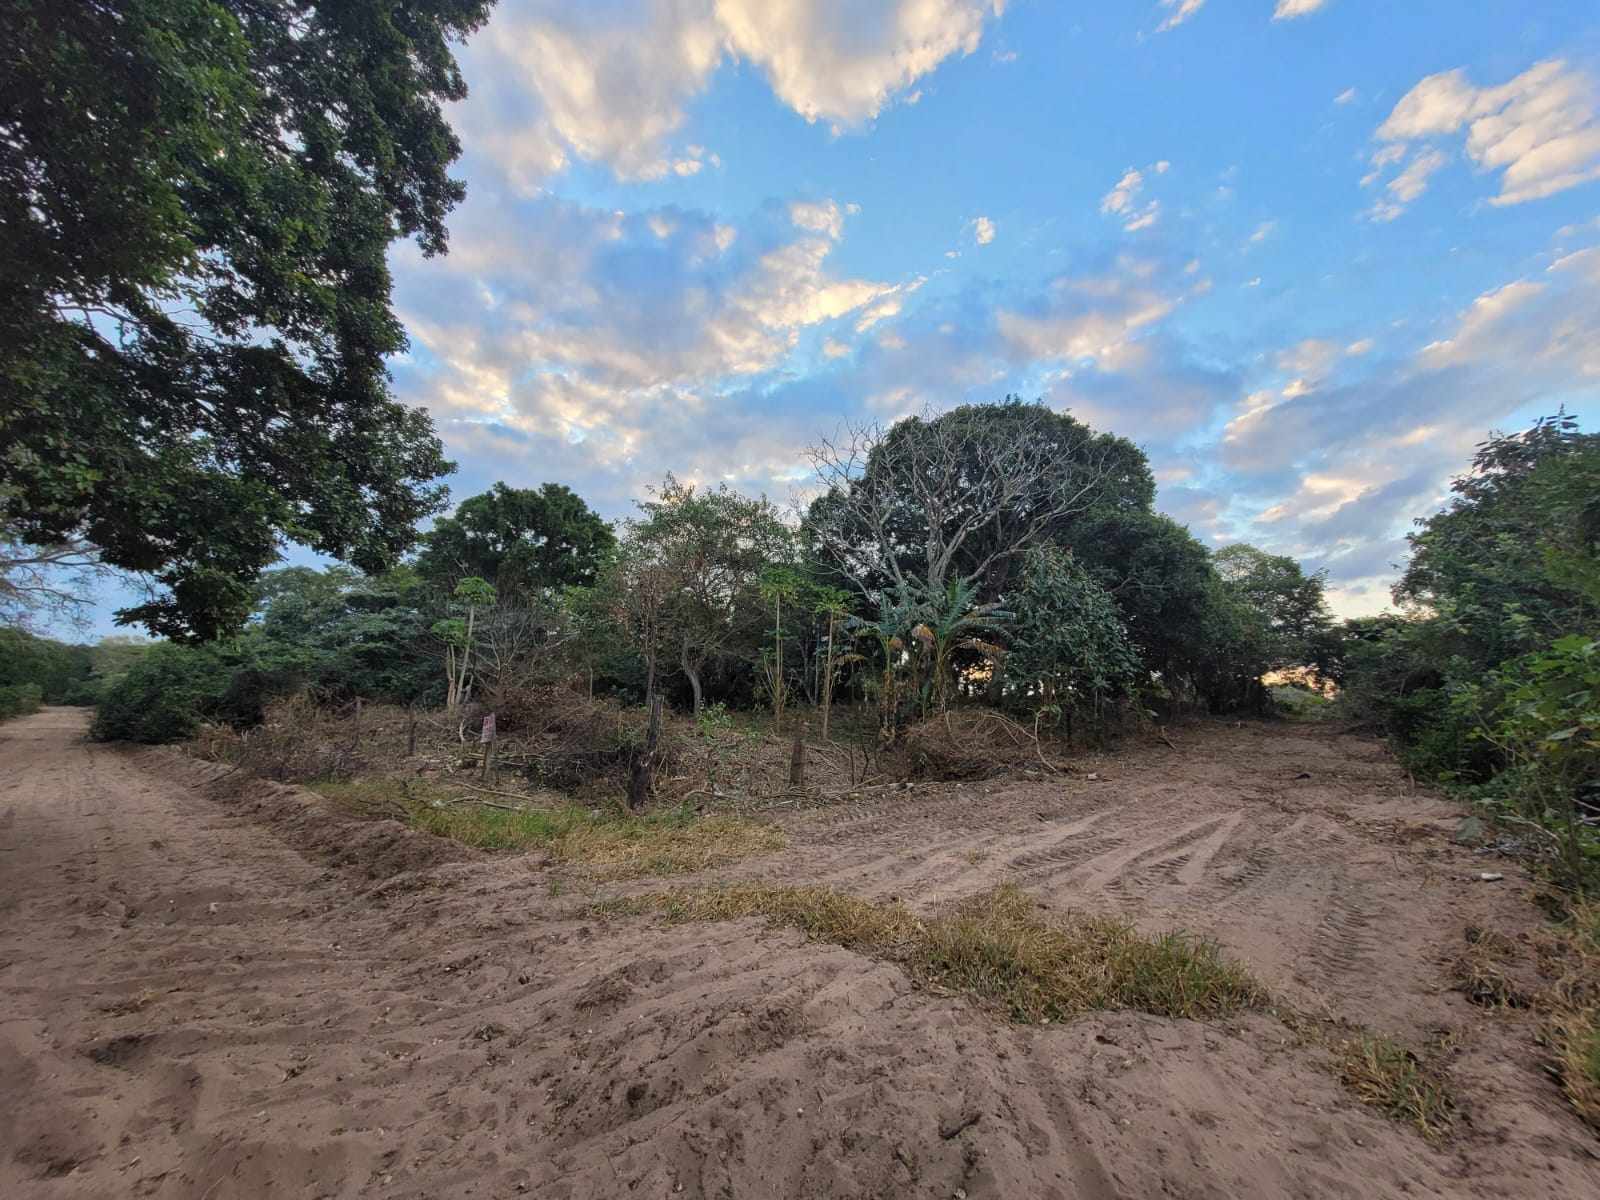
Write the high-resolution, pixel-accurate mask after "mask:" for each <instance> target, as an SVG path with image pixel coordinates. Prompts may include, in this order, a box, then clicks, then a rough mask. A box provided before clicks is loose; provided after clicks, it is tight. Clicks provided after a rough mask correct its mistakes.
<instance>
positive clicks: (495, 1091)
mask: <svg viewBox="0 0 1600 1200" xmlns="http://www.w3.org/2000/svg"><path fill="white" fill-rule="evenodd" d="M83 727H84V718H83V716H82V715H81V714H79V713H78V712H76V711H73V710H62V709H56V710H47V711H46V712H44V713H41V714H38V715H36V716H34V717H30V718H26V719H23V720H19V721H13V722H9V723H7V724H5V725H4V726H0V1196H3V1197H6V1198H8V1200H9V1198H13V1197H15V1198H32V1197H40V1198H49V1197H68V1196H71V1197H86V1196H96V1197H100V1196H104V1197H126V1196H162V1197H203V1198H206V1200H222V1198H225V1197H266V1196H271V1197H290V1196H305V1197H334V1196H339V1197H344V1196H382V1197H389V1196H395V1197H418V1198H420V1197H429V1198H438V1197H458V1196H462V1197H467V1196H470V1197H498V1196H504V1197H516V1196H524V1195H534V1196H541V1197H573V1198H577V1197H630V1196H642V1197H674V1196H686V1197H738V1198H755V1200H760V1198H764V1197H943V1198H947V1200H948V1198H951V1197H963V1196H964V1197H968V1198H969V1200H977V1198H979V1197H1006V1198H1012V1197H1040V1198H1059V1200H1071V1198H1080V1197H1082V1198H1101V1197H1107V1198H1109V1197H1125V1198H1130V1200H1141V1198H1143V1197H1158V1196H1168V1197H1216V1198H1218V1200H1221V1198H1224V1197H1227V1198H1239V1197H1351V1198H1356V1197H1360V1198H1363V1200H1365V1198H1370V1197H1399V1196H1405V1197H1422V1196H1481V1197H1499V1198H1506V1197H1544V1196H1563V1197H1566V1196H1570V1197H1578V1196H1595V1195H1600V1156H1597V1153H1596V1149H1597V1146H1600V1143H1597V1142H1596V1140H1595V1139H1594V1137H1593V1136H1592V1135H1591V1134H1589V1133H1588V1132H1586V1131H1585V1130H1584V1128H1583V1127H1582V1126H1581V1125H1580V1124H1579V1123H1578V1122H1577V1121H1576V1120H1575V1119H1574V1118H1573V1117H1572V1116H1571V1115H1570V1113H1569V1112H1568V1111H1567V1110H1566V1108H1565V1107H1564V1103H1563V1101H1562V1099H1561V1097H1560V1095H1559V1093H1558V1091H1557V1089H1556V1086H1555V1085H1554V1084H1553V1083H1552V1081H1551V1080H1550V1079H1549V1078H1548V1076H1547V1075H1546V1074H1545V1073H1544V1072H1543V1070H1542V1069H1541V1067H1540V1064H1539V1060H1538V1051H1537V1048H1536V1046H1535V1045H1534V1043H1533V1026H1532V1025H1531V1023H1530V1021H1529V1020H1528V1018H1527V1017H1525V1016H1523V1015H1521V1014H1517V1013H1507V1014H1491V1013H1487V1012H1485V1011H1483V1010H1480V1009H1478V1008H1475V1007H1473V1006H1472V1005H1470V1004H1468V1003H1467V1002H1466V1001H1465V1000H1464V998H1463V997H1462V996H1460V995H1459V994H1458V993H1456V992H1453V991H1451V990H1450V983H1449V964H1450V961H1451V960H1452V959H1453V958H1454V957H1455V955H1456V954H1457V953H1458V952H1459V951H1460V949H1461V947H1462V946H1463V944H1464V941H1463V939H1464V933H1465V930H1466V928H1467V926H1468V925H1471V924H1491V925H1497V926H1499V927H1502V928H1510V929H1516V928H1519V927H1522V928H1525V927H1528V926H1530V925H1531V924H1533V923H1534V922H1536V921H1537V919H1538V917H1537V913H1536V911H1535V910H1534V909H1533V908H1532V906H1531V905H1529V904H1528V903H1527V902H1526V900H1525V899H1524V898H1523V893H1524V888H1523V879H1522V876H1521V875H1520V874H1519V873H1518V872H1517V870H1516V869H1515V867H1514V866H1511V865H1506V864H1504V863H1500V862H1493V863H1487V864H1486V863H1485V861H1484V860H1482V859H1478V858H1474V857H1473V856H1472V855H1471V854H1469V853H1467V852H1466V851H1464V850H1461V849H1459V848H1456V847H1454V846H1452V845H1451V844H1450V843H1449V841H1448V838H1447V834H1448V833H1449V832H1450V831H1451V830H1453V828H1454V824H1455V820H1456V814H1455V812H1454V811H1453V810H1452V809H1451V808H1450V807H1449V806H1447V805H1445V804H1443V803H1441V802H1439V801H1438V800H1436V799H1432V798H1430V797H1428V796H1427V795H1425V794H1423V793H1420V792H1413V791H1412V790H1411V789H1410V788H1409V786H1408V784H1407V781H1406V780H1405V778H1404V776H1403V775H1402V774H1401V773H1400V772H1399V771H1398V770H1397V769H1396V768H1395V766H1394V765H1393V764H1392V762H1391V761H1390V760H1389V759H1388V758H1387V757H1386V756H1385V755H1384V753H1383V752H1382V750H1381V748H1380V747H1379V746H1377V745H1376V744H1374V743H1372V742H1370V741H1366V740H1363V739H1358V738H1352V737H1343V736H1339V735H1337V734H1334V733H1331V732H1326V731H1322V730H1315V729H1308V728H1306V727H1296V726H1272V725H1246V726H1240V727H1232V726H1227V725H1220V724H1210V725H1196V726H1192V727H1190V728H1187V729H1185V730H1183V731H1180V733H1179V734H1178V736H1177V738H1176V741H1177V748H1176V749H1171V750H1169V749H1167V748H1165V747H1161V746H1156V747H1154V748H1151V747H1145V746H1140V747H1138V748H1136V749H1130V750H1129V751H1127V752H1125V753H1123V754H1120V755H1112V756H1107V757H1105V758H1103V759H1100V760H1097V761H1095V762H1093V763H1090V764H1085V765H1084V767H1083V768H1082V770H1080V771H1079V772H1078V773H1077V774H1076V775H1074V776H1073V777H1071V778H1068V779H1065V780H1062V779H1045V778H1038V779H1026V778H1024V779H1019V780H1017V781H1015V782H1011V783H994V784H977V785H973V784H968V785H964V786H959V787H958V786H956V785H938V786H925V787H918V788H916V789H915V790H913V791H912V792H910V793H904V792H901V793H895V794H892V795H887V796H884V797H882V798H880V799H878V800H875V801H872V802H868V803H862V804H856V805H849V806H841V807H833V808H828V809H825V810H821V811H813V812H796V813H790V814H786V815H783V816H780V817H779V818H777V819H779V820H780V821H781V822H782V823H783V824H784V825H785V827H786V828H787V829H788V830H789V833H790V837H791V846H790V848H789V849H788V850H787V851H785V852H783V853H781V854H778V855H775V856H772V857H770V858H767V859H763V860H758V861H753V862H748V863H745V864H742V865H741V866H740V867H739V868H737V869H733V870H729V871H725V872H722V873H721V875H720V877H725V878H736V877H747V878H762V879H767V880H785V881H794V882H817V881H821V882H826V883H830V884H833V885H835V886H838V887H841V888H846V889H849V890H852V891H855V892H859V893H862V894H868V895H872V896H880V897H890V896H894V897H899V898H901V899H903V900H905V901H906V902H907V903H909V904H912V905H913V906H915V907H919V908H930V907H933V906H937V905H938V904H941V903H943V902H946V901H948V900H952V899H955V898H959V897H960V896H963V895H966V894H969V893H971V892H974V891H978V890H981V889H984V888H987V887H990V886H992V885H993V884H994V883H996V882H998V881H1001V880H1006V879H1014V880H1017V881H1018V882H1020V883H1021V884H1022V885H1023V886H1024V887H1026V888H1027V889H1029V890H1030V891H1031V892H1033V893H1034V894H1035V895H1037V896H1038V897H1039V898H1040V899H1041V900H1042V901H1044V902H1046V903H1047V904H1049V905H1051V906H1053V907H1057V908H1090V909H1097V910H1107V911H1116V912H1121V913H1125V914H1127V915H1129V916H1130V917H1132V918H1133V919H1135V920H1136V921H1138V922H1139V923H1140V924H1141V926H1144V927H1148V928H1150V929H1152V930H1154V929H1161V928H1167V927H1171V926H1175V925H1181V926H1183V927H1186V928H1188V929H1190V930H1194V931H1197V932H1204V933H1209V934H1212V935H1214V936H1215V937H1217V938H1218V939H1220V940H1221V941H1222V942H1223V943H1224V944H1225V945H1226V946H1227V947H1228V948H1229V949H1230V950H1231V951H1232V952H1233V953H1234V954H1236V955H1237V956H1239V957H1240V958H1242V959H1244V960H1245V961H1247V962H1248V963H1249V965H1250V966H1251V967H1252V968H1253V969H1254V970H1255V971H1256V972H1257V973H1258V974H1259V975H1260V977H1261V978H1262V979H1263V980H1264V981H1265V982H1266V983H1267V984H1268V985H1269V986H1270V987H1271V988H1273V989H1274V990H1275V991H1276V992H1277V993H1278V994H1280V995H1282V996H1285V997H1287V998H1289V999H1291V1000H1293V1001H1294V1002H1295V1003H1297V1004H1300V1005H1303V1006H1306V1007H1316V1008H1321V1007H1326V1008H1327V1009H1329V1010H1331V1011H1332V1012H1333V1013H1336V1014H1340V1015H1343V1016H1345V1017H1348V1018H1350V1019H1353V1020H1359V1021H1361V1022H1364V1023H1366V1024H1367V1025H1369V1026H1372V1027H1374V1028H1376V1029H1379V1030H1382V1031H1385V1032H1389V1033H1393V1034H1397V1035H1400V1036H1403V1037H1405V1038H1408V1039H1411V1040H1412V1041H1414V1042H1417V1043H1421V1042H1423V1041H1426V1040H1427V1039H1429V1038H1431V1037H1433V1036H1435V1035H1437V1034H1439V1033H1441V1032H1443V1031H1448V1032H1450V1033H1453V1034H1454V1035H1455V1036H1456V1041H1457V1044H1458V1045H1459V1047H1460V1048H1459V1049H1458V1050H1457V1051H1456V1052H1455V1057H1454V1059H1453V1061H1452V1063H1451V1066H1450V1074H1451V1078H1452V1080H1453V1082H1454V1084H1455V1087H1456V1089H1457V1091H1458V1092H1459V1094H1460V1097H1461V1099H1462V1101H1463V1104H1464V1114H1463V1120H1462V1122H1461V1124H1460V1127H1459V1130H1458V1132H1457V1134H1456V1135H1455V1136H1454V1137H1453V1138H1452V1139H1451V1140H1450V1141H1448V1142H1447V1143H1445V1144H1444V1145H1443V1146H1441V1147H1438V1148H1435V1147H1432V1146H1430V1145H1428V1144H1427V1143H1426V1142H1424V1141H1423V1140H1422V1139H1421V1138H1420V1137H1419V1136H1417V1135H1416V1134H1415V1133H1413V1132H1411V1131H1409V1130H1408V1129H1406V1128H1404V1127H1401V1126H1397V1125H1395V1124H1393V1123H1391V1122H1389V1121H1387V1120H1385V1119H1384V1118H1382V1117H1381V1116H1379V1115H1377V1114H1376V1113H1374V1112H1373V1111H1372V1110H1369V1109H1366V1108H1363V1107H1362V1106H1361V1105H1359V1104H1358V1103H1356V1102H1355V1101H1354V1100H1353V1099H1352V1098H1351V1097H1350V1096H1349V1095H1348V1094H1347V1093H1346V1092H1345V1091H1344V1090H1343V1089H1342V1088H1341V1087H1340V1086H1339V1084H1338V1083H1337V1082H1336V1080H1335V1079H1334V1078H1333V1076H1332V1075H1331V1074H1330V1073H1329V1071H1328V1069H1327V1066H1326V1063H1325V1062H1324V1061H1322V1059H1321V1058H1320V1057H1319V1055H1320V1052H1319V1051H1317V1050H1315V1049H1312V1048H1310V1047H1307V1046H1305V1045H1300V1044H1296V1043H1295V1042H1294V1041H1293V1040H1292V1039H1291V1038H1290V1037H1289V1036H1288V1035H1287V1034H1286V1033H1285V1031H1284V1029H1283V1027H1282V1026H1281V1025H1279V1024H1278V1023H1276V1022H1275V1021H1274V1020H1272V1019H1271V1018H1270V1017H1266V1016H1250V1017H1247V1018H1244V1019H1241V1020H1238V1021H1232V1022H1227V1023H1206V1024H1202V1023H1195V1022H1185V1021H1168V1020H1158V1019H1155V1018H1150V1017H1144V1016H1139V1015H1135V1014H1109V1015H1104V1016H1097V1017H1095V1018H1092V1019H1085V1020H1081V1021H1077V1022H1073V1023H1071V1024H1068V1025H1065V1026H1060V1027H1040V1028H1023V1027H1016V1026H1011V1025H1006V1024H1003V1023H1001V1022H999V1021H997V1020H996V1019H994V1018H993V1017H992V1016H990V1015H989V1014H987V1013H985V1012H982V1011H980V1010H978V1009H977V1008H975V1007H974V1006H973V1005H972V1004H970V1003H968V1002H966V1001H964V1000H960V999H953V998H948V997H940V996H934V995H929V994H927V993H925V992H920V991H918V990H917V989H915V988H914V987H913V986H912V984H911V983H910V981H909V980H908V979H907V978H906V976H905V975H904V974H902V973H901V972H900V971H899V969H897V968H896V967H894V966H893V965H889V964H885V963H882V962H877V961H873V960H871V959H868V958H864V957H861V956H859V955H856V954H853V953H850V952H847V951H844V950H841V949H838V948H835V947H830V946H823V945H815V944H808V943H807V942H806V941H805V940H804V939H803V938H802V937H800V936H799V935H798V934H795V933H792V932H786V931H778V930H770V929H766V928H764V927H763V926H762V925H761V924H760V923H758V922H754V921H746V922H739V923H733V924H724V925H706V926H692V927H677V928H662V927H660V926H657V925H654V924H652V923H651V922H649V921H645V920H639V919H621V920H615V921H609V922H601V921H595V920H593V919H588V918H586V917H585V916H584V903H585V901H586V900H587V898H588V896H589V895H590V894H591V892H592V889H589V888H587V887H586V886H585V885H584V884H583V883H582V881H581V879H579V878H577V877H575V876H573V875H570V874H563V873H562V872H560V871H557V870H556V869H554V868H553V867H551V866H550V865H548V864H546V863H544V862H543V861H542V859H540V858H539V857H538V856H517V857H507V858H485V857H481V856H472V857H464V856H461V855H458V854H455V853H453V852H451V851H450V850H449V849H448V848H443V847H440V846H439V845H438V844H437V843H434V842H432V840H431V839H425V838H421V837H419V836H417V835H410V834H407V833H405V832H404V831H401V830H399V829H398V828H397V827H392V826H391V827H382V828H373V827H365V828H353V827H351V826H348V825H340V824H337V823H335V822H333V821H331V819H330V818H328V817H327V816H326V815H325V814H323V813H322V812H321V810H320V809H319V808H318V807H317V806H316V805H315V804H313V803H311V802H310V801H309V800H308V799H307V798H306V797H305V796H304V794H299V793H295V792H294V791H293V790H292V789H285V788H280V787H277V786H276V785H270V784H264V783H260V782H255V781H246V780H243V779H242V778H241V777H239V776H237V775H235V776H232V777H226V776H224V777H221V778H218V775H219V772H218V770H217V769H215V768H211V767H207V766H204V765H202V764H193V763H188V762H186V761H184V760H183V759H182V758H181V757H180V756H178V755H176V754H174V753H172V752H163V751H135V750H126V749H116V748H108V747H103V746H95V745H91V744H89V743H86V742H84V741H83V740H82V733H83ZM1090 770H1093V771H1095V772H1096V773H1097V774H1099V775H1100V776H1101V778H1100V779H1099V780H1089V779H1087V778H1086V777H1085V776H1086V774H1087V772H1089V771H1090ZM451 858H457V859H460V861H446V860H448V859H451ZM1486 865H1487V866H1492V867H1494V868H1495V869H1498V870H1503V871H1504V872H1505V873H1506V875H1507V878H1506V880H1505V881H1504V882H1502V883H1496V884H1486V883H1481V882H1473V881H1472V876H1473V875H1474V874H1475V873H1476V872H1477V871H1478V870H1480V869H1483V868H1484V867H1485V866H1486ZM614 890H616V889H606V891H608V892H609V891H614Z"/></svg>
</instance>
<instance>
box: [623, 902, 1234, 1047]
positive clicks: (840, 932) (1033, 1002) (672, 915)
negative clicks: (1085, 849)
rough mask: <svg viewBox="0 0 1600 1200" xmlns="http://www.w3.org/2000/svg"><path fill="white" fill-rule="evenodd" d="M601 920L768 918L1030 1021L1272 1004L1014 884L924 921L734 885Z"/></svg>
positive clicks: (1179, 948)
mask: <svg viewBox="0 0 1600 1200" xmlns="http://www.w3.org/2000/svg"><path fill="white" fill-rule="evenodd" d="M595 908H596V911H597V912H601V913H657V914H659V915H661V916H662V917H663V918H665V919H666V920H668V921H672V922H682V921H725V920H732V919H734V918H738V917H754V916H761V917H766V918H767V919H768V920H769V921H771V922H772V923H773V924H775V925H784V926H789V927H791V928H795V929H799V930H802V931H803V932H805V933H806V934H808V935H810V936H811V937H814V938H817V939H818V940H819V941H825V942H831V943H832V944H834V945H837V946H843V947H845V948H847V949H851V950H857V951H860V952H862V953H866V954H871V955H874V956H877V957H881V958H886V959H890V960H892V961H895V962H898V963H900V964H901V965H902V966H903V967H904V968H905V969H906V971H907V972H908V973H909V974H910V975H911V976H912V978H914V979H916V980H917V981H918V982H920V983H923V984H926V985H931V986H937V987H943V988H947V989H950V990H952V991H957V992H962V993H964V994H966V995H969V996H972V997H974V998H976V999H978V1000H979V1001H981V1002H983V1003H985V1004H988V1005H990V1006H992V1007H995V1008H997V1009H999V1010H1001V1011H1003V1012H1004V1013H1005V1014H1006V1015H1007V1016H1009V1017H1010V1018H1011V1019H1012V1020H1015V1021H1021V1022H1025V1023H1038V1022H1046V1021H1061V1020H1066V1019H1069V1018H1071V1017H1075V1016H1077V1015H1079V1014H1081V1013H1084V1012H1089V1011H1093V1010H1097V1009H1137V1010H1140V1011H1143V1012H1150V1013H1155V1014H1157V1015H1160V1016H1169V1017H1211V1016H1223V1015H1227V1014H1229V1013H1233V1012H1237V1011H1239V1010H1241V1009H1244V1008H1250V1007H1255V1006H1258V1005H1260V1004H1262V1003H1264V1002H1265V1000H1266V993H1265V991H1264V990H1263V989H1262V988H1261V987H1260V986H1259V985H1258V984H1257V983H1256V982H1255V981H1254V980H1252V979H1251V978H1250V976H1249V974H1248V973H1247V972H1246V971H1245V970H1244V969H1243V968H1242V967H1239V966H1238V965H1236V964H1234V963H1231V962H1229V961H1228V960H1227V959H1225V958H1224V957H1223V956H1222V954H1221V952H1220V950H1219V949H1218V948H1217V947H1216V945H1215V944H1213V943H1211V942H1207V941H1202V940H1198V939H1193V938H1189V937H1187V936H1185V935H1182V934H1169V935H1166V936H1164V937H1160V938H1153V939H1152V938H1145V937H1142V936H1141V935H1139V934H1138V933H1136V932H1134V930H1133V929H1132V928H1131V927H1130V926H1128V925H1125V924H1123V923H1122V922H1119V921H1113V920H1109V919H1106V918H1101V917H1086V916H1076V915H1075V916H1069V917H1066V918H1061V919H1056V920H1047V919H1046V918H1045V917H1044V916H1042V915H1041V913H1040V911H1039V907H1038V905H1037V904H1035V903H1034V901H1033V900H1031V899H1030V898H1029V897H1028V896H1027V895H1025V894H1024V893H1023V892H1022V891H1021V890H1019V889H1018V888H1017V887H1016V886H1015V885H1013V884H1004V885H1002V886H1000V887H998V888H995V889H994V890H993V891H991V892H986V893H984V894H982V895H980V896H977V897H975V898H974V899H972V900H970V901H968V902H966V903H965V904H962V905H961V906H959V907H958V908H956V909H955V910H953V911H952V912H950V913H948V914H945V915H942V916H938V917H934V918H931V919H929V920H926V921H924V920H922V919H920V918H918V917H917V916H915V915H914V914H913V913H912V912H911V911H910V910H909V909H907V908H906V907H905V906H904V905H901V904H876V903H873V902H871V901H867V900H862V899H859V898H857V897H854V896H849V895H846V894H844V893H842V892H836V891H833V890H832V889H829V888H814V887H763V886H728V887H715V888H697V889H690V890H679V891H674V892H660V893H655V894H652V895H648V896H638V897H632V898H628V899H624V900H614V901H608V902H603V903H601V904H599V905H596V906H595Z"/></svg>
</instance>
